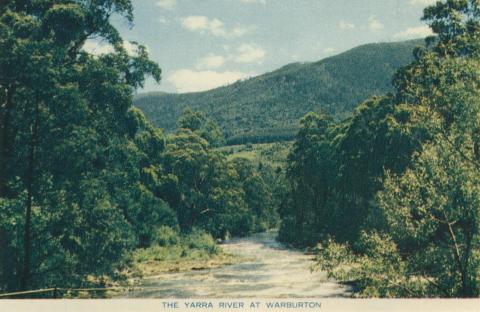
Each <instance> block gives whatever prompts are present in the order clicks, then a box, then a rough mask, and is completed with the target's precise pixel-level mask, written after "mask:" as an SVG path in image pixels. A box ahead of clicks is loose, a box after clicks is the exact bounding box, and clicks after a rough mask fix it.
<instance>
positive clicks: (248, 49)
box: [233, 43, 267, 63]
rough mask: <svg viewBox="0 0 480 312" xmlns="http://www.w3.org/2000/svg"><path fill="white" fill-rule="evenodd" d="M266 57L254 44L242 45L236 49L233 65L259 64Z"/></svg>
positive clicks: (259, 47) (260, 48) (262, 50)
mask: <svg viewBox="0 0 480 312" xmlns="http://www.w3.org/2000/svg"><path fill="white" fill-rule="evenodd" d="M265 55H267V52H265V50H264V49H263V48H262V47H261V46H259V45H256V44H248V43H244V44H242V45H241V46H240V47H238V49H237V55H236V56H234V58H233V61H234V62H235V63H254V62H258V63H261V62H262V61H263V59H264V58H265Z"/></svg>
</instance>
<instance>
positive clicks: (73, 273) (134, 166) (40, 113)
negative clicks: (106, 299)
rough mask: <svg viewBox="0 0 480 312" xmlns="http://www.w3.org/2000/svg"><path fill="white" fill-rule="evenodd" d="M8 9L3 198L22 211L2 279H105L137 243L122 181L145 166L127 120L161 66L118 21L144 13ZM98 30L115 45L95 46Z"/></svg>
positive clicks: (6, 207)
mask: <svg viewBox="0 0 480 312" xmlns="http://www.w3.org/2000/svg"><path fill="white" fill-rule="evenodd" d="M0 12H1V16H0V33H1V36H2V37H1V38H2V40H0V42H1V43H0V44H1V45H2V46H1V51H0V68H1V70H0V94H1V95H0V100H1V101H2V102H1V106H0V121H1V122H0V125H1V126H0V137H1V139H0V155H1V156H0V157H1V158H0V198H1V200H0V206H1V208H0V209H1V210H2V216H3V215H8V216H10V217H9V218H5V219H2V221H1V222H0V243H1V244H2V245H1V246H0V248H1V249H2V256H1V257H0V261H1V264H0V267H1V269H2V273H0V278H1V283H0V287H1V288H2V289H6V290H17V289H29V288H34V287H45V286H46V285H56V286H68V285H75V286H80V285H81V284H82V283H88V281H87V276H95V277H96V278H97V280H96V281H95V282H98V281H99V280H100V277H101V276H104V275H110V276H111V275H113V274H114V273H115V272H116V271H117V270H118V269H119V268H120V267H121V266H122V265H123V264H124V263H125V261H126V260H127V257H126V253H127V252H128V251H129V250H130V249H131V248H132V247H133V246H135V244H136V238H137V237H136V235H132V232H134V229H133V228H132V224H131V223H130V222H129V220H128V217H129V215H128V214H127V213H125V212H126V211H128V208H130V207H126V206H124V205H123V204H124V203H123V202H121V201H120V200H119V199H118V197H117V196H116V192H118V191H125V190H126V186H125V184H124V183H123V182H122V181H121V178H123V177H126V176H128V177H129V178H133V177H135V176H136V175H138V170H139V167H140V166H139V165H138V163H137V160H138V158H136V157H137V156H138V153H137V152H138V149H137V148H136V147H135V146H134V144H133V142H132V141H131V140H130V139H129V138H128V134H129V132H128V131H129V129H127V128H126V125H127V120H128V119H129V118H130V115H129V108H130V107H131V105H132V91H133V89H134V88H136V87H139V86H141V85H142V84H143V82H144V76H145V75H147V74H151V75H152V76H153V77H154V78H155V79H156V80H157V81H158V80H159V79H160V69H159V68H158V66H157V65H156V64H154V63H153V62H151V61H150V60H148V55H147V53H146V49H145V48H144V47H142V46H138V49H137V53H136V54H135V55H132V56H130V55H128V54H127V53H126V51H125V49H124V48H123V47H122V43H123V41H122V39H121V38H120V36H119V35H118V32H117V31H116V29H115V28H114V27H113V26H112V25H111V24H110V21H109V18H110V17H111V16H112V14H119V15H121V16H124V17H126V18H127V20H128V21H131V20H132V6H131V3H130V1H127V0H115V1H96V2H94V3H92V2H91V1H75V2H73V1H47V0H45V1H35V2H33V3H30V2H27V1H9V2H7V3H5V4H3V3H2V6H1V10H0ZM92 37H97V38H103V39H105V40H106V41H107V42H108V43H109V44H111V45H112V46H113V47H114V49H115V51H114V52H113V53H110V54H107V55H102V56H93V55H89V54H87V53H86V52H84V51H83V50H82V47H83V45H84V43H85V41H86V40H87V39H89V38H92ZM131 151H133V152H134V153H132V154H129V152H131ZM127 154H128V157H126V155H127ZM124 160H126V162H125V164H128V165H126V166H125V167H126V168H124V169H121V168H120V167H122V164H121V162H122V161H124ZM19 233H22V234H21V235H19ZM135 234H138V233H135ZM3 251H6V252H8V253H3ZM92 254H97V257H92V256H91V255H92ZM7 255H9V256H8V257H10V259H8V257H7Z"/></svg>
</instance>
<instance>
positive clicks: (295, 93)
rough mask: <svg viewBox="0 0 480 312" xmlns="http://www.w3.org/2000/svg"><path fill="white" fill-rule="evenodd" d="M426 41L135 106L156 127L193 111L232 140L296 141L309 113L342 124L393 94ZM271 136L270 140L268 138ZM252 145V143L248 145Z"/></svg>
mask: <svg viewBox="0 0 480 312" xmlns="http://www.w3.org/2000/svg"><path fill="white" fill-rule="evenodd" d="M423 42H424V41H423V39H416V40H408V41H401V42H388V43H385V42H383V43H369V44H365V45H360V46H357V47H355V48H353V49H350V50H347V51H345V52H342V53H340V54H337V55H334V56H330V57H327V58H324V59H321V60H319V61H315V62H305V63H303V62H302V63H300V62H295V63H289V64H286V65H284V66H282V67H280V68H278V69H276V70H273V71H271V72H267V73H264V74H261V75H258V76H255V77H250V78H247V79H244V80H239V81H237V82H234V83H232V84H230V85H226V86H221V87H218V88H215V89H212V90H208V91H201V92H190V93H166V92H148V93H143V94H138V95H136V96H135V100H134V101H135V105H136V106H137V107H138V108H140V109H141V110H142V111H143V112H144V113H145V115H146V117H147V118H148V119H150V120H151V121H152V122H153V123H154V124H155V125H156V126H158V127H161V128H164V129H165V130H166V131H167V132H169V131H172V130H173V129H175V126H176V123H175V122H176V120H177V118H178V116H179V115H180V114H181V112H182V111H183V109H185V108H186V107H191V108H192V109H194V110H198V111H202V112H204V113H206V115H207V116H209V117H211V118H213V119H215V120H217V122H218V123H219V124H220V126H221V128H222V130H223V131H224V132H225V133H226V136H227V138H230V139H232V138H235V137H247V138H248V137H250V139H248V140H250V141H251V137H255V136H265V135H267V134H268V133H270V134H269V135H270V136H271V135H273V136H275V135H277V136H285V135H287V136H291V135H292V134H293V133H294V130H295V129H296V127H297V124H298V119H299V118H301V117H302V116H303V115H304V114H305V113H307V112H308V111H319V110H322V111H325V112H327V113H330V114H332V115H333V116H335V117H337V118H344V117H346V116H349V115H350V114H351V112H352V111H353V109H354V108H355V107H356V106H357V105H358V104H360V103H361V102H362V101H363V100H365V99H366V98H368V97H369V96H372V95H381V94H385V93H387V92H389V91H392V90H393V87H392V84H391V79H392V75H393V74H394V72H395V71H396V70H397V69H398V68H400V67H401V66H404V65H407V64H408V63H410V62H411V61H412V60H413V53H412V51H413V49H414V48H415V47H417V46H424V43H423ZM267 136H268V135H267ZM248 140H247V141H248Z"/></svg>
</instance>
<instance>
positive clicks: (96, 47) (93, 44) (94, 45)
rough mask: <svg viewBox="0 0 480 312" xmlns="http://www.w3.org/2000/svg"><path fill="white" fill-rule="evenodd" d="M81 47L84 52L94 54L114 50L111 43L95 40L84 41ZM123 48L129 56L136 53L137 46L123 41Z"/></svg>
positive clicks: (97, 54)
mask: <svg viewBox="0 0 480 312" xmlns="http://www.w3.org/2000/svg"><path fill="white" fill-rule="evenodd" d="M82 48H83V50H84V51H85V52H87V53H90V54H92V55H96V56H99V55H102V54H108V53H113V52H115V50H114V49H113V46H112V45H111V44H109V43H103V42H98V41H95V40H87V41H85V43H84V45H83V47H82ZM123 48H124V49H125V51H126V52H127V54H128V55H130V56H134V55H136V54H137V46H136V45H135V44H133V43H131V42H129V41H126V40H125V41H123Z"/></svg>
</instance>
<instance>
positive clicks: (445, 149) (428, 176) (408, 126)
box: [281, 0, 480, 297]
mask: <svg viewBox="0 0 480 312" xmlns="http://www.w3.org/2000/svg"><path fill="white" fill-rule="evenodd" d="M479 9H480V8H479V3H478V1H469V0H458V1H457V0H447V1H438V2H437V3H436V4H435V5H433V6H431V7H428V8H427V9H425V16H424V20H427V21H428V22H429V24H430V25H431V26H432V28H433V31H434V32H435V33H436V34H437V35H438V38H437V39H436V40H430V39H429V40H428V41H429V42H430V43H431V44H432V43H435V46H434V47H433V48H432V49H430V50H425V49H417V50H416V51H415V61H414V62H413V63H412V64H410V65H408V66H406V67H405V68H403V69H401V70H399V71H398V72H397V74H396V75H395V78H394V85H395V88H396V92H395V94H393V95H387V96H385V97H383V98H372V99H371V100H369V101H366V102H365V103H364V104H362V105H361V106H359V108H358V109H357V110H356V112H355V114H354V116H353V117H352V118H351V119H348V120H346V121H344V122H343V123H340V124H337V125H335V126H333V127H331V128H330V129H331V130H328V131H327V133H328V132H330V133H331V135H327V136H326V138H325V139H322V140H319V139H318V134H316V133H322V132H321V131H320V129H321V127H319V126H315V127H313V129H314V130H315V131H313V134H314V135H310V136H309V135H305V133H309V132H312V131H311V130H309V131H306V130H308V129H309V128H306V129H305V126H304V123H305V120H308V119H312V115H307V116H306V117H305V119H304V121H303V122H302V123H303V124H302V127H301V130H300V131H299V135H298V137H297V139H296V141H295V144H294V148H293V149H292V151H291V154H290V158H291V161H290V162H289V167H288V170H290V171H291V172H293V173H294V174H292V179H291V180H293V181H294V182H296V183H297V184H293V185H291V186H290V189H289V197H288V199H289V201H290V202H289V203H287V205H286V206H285V207H286V208H285V207H283V210H282V211H283V214H282V229H281V230H283V233H285V234H284V235H283V236H282V238H284V239H285V240H288V241H293V242H296V243H301V244H311V243H312V242H313V241H314V240H319V241H321V243H320V246H319V249H318V259H317V260H318V264H319V266H320V268H322V269H325V270H327V271H328V272H329V274H330V276H332V277H334V278H336V279H338V280H341V281H345V282H346V281H348V282H353V283H354V284H355V286H356V287H357V288H358V291H359V292H358V294H359V295H360V296H365V297H437V296H442V297H478V296H479V295H480V287H479V281H480V275H479V272H480V269H479V268H480V259H479V255H480V253H479V248H478V242H479V238H480V237H479V233H480V226H479V224H480V223H479V222H478V220H479V217H480V210H479V207H480V206H479V204H480V199H479V198H478V194H479V191H480V190H479V186H480V184H479V181H480V176H479V174H478V169H479V168H480V148H479V146H480V145H479V144H480V142H479V133H480V124H479V119H478V116H479V115H480V101H479V100H478V99H479V95H480V94H479V90H480V88H479V86H480V61H479V59H478V48H477V47H478V40H477V38H478V34H479V31H480V28H479V26H478V25H479V22H478V12H479ZM316 119H317V120H318V117H317V118H316ZM315 134H316V136H315ZM329 138H330V139H329ZM318 142H325V144H326V145H327V146H329V148H330V154H327V153H325V152H324V150H325V149H324V148H323V147H322V145H321V144H318ZM305 143H306V144H305ZM300 147H302V148H300ZM309 148H312V149H313V150H312V151H310V150H309ZM299 151H300V152H299ZM319 155H321V159H328V157H329V156H328V155H330V160H331V161H332V164H333V171H332V172H334V173H335V174H334V175H333V176H330V177H329V175H328V173H327V172H322V173H321V174H320V177H318V174H317V175H314V176H313V178H316V179H317V182H311V181H312V178H311V177H310V176H309V175H310V174H311V170H314V169H318V168H321V163H319V161H318V157H319ZM322 156H323V157H322ZM310 163H313V164H315V165H313V166H311V167H309V168H312V169H310V170H305V171H304V172H302V171H301V170H299V168H302V167H301V166H299V165H296V166H295V164H300V165H305V164H310ZM322 178H323V179H325V180H326V181H327V183H326V185H327V187H329V188H330V189H329V191H328V192H325V191H324V190H325V189H326V188H325V187H324V186H322V184H320V183H319V182H318V179H322ZM304 180H306V181H309V182H308V183H304V184H306V185H315V188H314V189H313V190H312V191H311V192H310V193H311V194H312V195H313V196H315V195H316V196H319V197H320V198H322V200H323V204H322V205H321V206H320V209H312V208H310V207H312V204H311V203H310V199H309V198H310V197H308V196H305V198H304V197H300V196H297V197H296V194H297V189H300V190H302V189H304V190H308V187H303V188H302V187H301V185H302V184H301V182H302V181H304ZM299 186H300V187H299ZM327 189H328V188H327ZM304 192H305V193H307V192H306V191H304ZM300 193H301V192H300ZM307 194H308V193H307ZM297 201H298V202H297ZM305 207H306V208H305ZM324 211H328V212H329V213H330V214H329V217H326V218H325V217H324V218H323V220H322V221H320V222H316V223H313V225H309V223H308V222H305V221H304V216H305V213H310V214H307V218H306V220H309V221H310V220H312V219H314V218H315V217H318V216H324V215H323V213H324ZM327 216H328V215H327ZM292 224H295V225H296V226H293V225H292ZM332 225H333V226H332ZM295 231H297V232H295ZM302 231H303V232H302ZM318 232H320V233H321V235H320V236H316V235H315V234H316V233H318ZM281 233H282V232H281ZM292 233H294V234H293V235H292ZM310 237H313V239H312V240H309V238H310Z"/></svg>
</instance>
